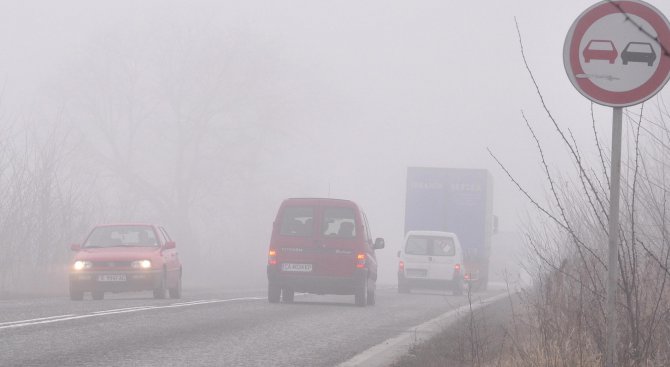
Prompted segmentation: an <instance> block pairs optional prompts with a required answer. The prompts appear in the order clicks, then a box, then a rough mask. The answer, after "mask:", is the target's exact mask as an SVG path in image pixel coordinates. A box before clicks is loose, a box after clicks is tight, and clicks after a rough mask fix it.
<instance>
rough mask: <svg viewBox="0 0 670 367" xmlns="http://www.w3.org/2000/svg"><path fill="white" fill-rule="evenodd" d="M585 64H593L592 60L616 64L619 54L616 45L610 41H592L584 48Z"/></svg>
mask: <svg viewBox="0 0 670 367" xmlns="http://www.w3.org/2000/svg"><path fill="white" fill-rule="evenodd" d="M583 55H584V62H587V63H589V62H591V60H607V61H609V63H610V64H614V60H616V58H617V56H619V53H618V52H617V50H616V47H614V43H613V42H612V41H608V40H590V41H589V43H588V44H587V45H586V48H584V52H583Z"/></svg>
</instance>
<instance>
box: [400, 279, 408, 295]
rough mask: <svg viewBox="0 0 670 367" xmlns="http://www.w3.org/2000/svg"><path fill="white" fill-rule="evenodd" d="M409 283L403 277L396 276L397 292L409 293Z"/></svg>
mask: <svg viewBox="0 0 670 367" xmlns="http://www.w3.org/2000/svg"><path fill="white" fill-rule="evenodd" d="M409 291H410V290H409V285H408V284H407V282H406V281H405V280H404V277H401V276H398V293H409Z"/></svg>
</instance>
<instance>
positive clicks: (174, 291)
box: [169, 271, 181, 299]
mask: <svg viewBox="0 0 670 367" xmlns="http://www.w3.org/2000/svg"><path fill="white" fill-rule="evenodd" d="M169 291H170V298H172V299H179V298H181V271H180V272H179V279H177V285H175V286H174V288H170V290H169Z"/></svg>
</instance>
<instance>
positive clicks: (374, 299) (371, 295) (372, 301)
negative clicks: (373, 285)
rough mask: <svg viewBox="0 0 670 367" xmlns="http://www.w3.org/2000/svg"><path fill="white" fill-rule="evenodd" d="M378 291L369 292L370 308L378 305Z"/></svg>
mask: <svg viewBox="0 0 670 367" xmlns="http://www.w3.org/2000/svg"><path fill="white" fill-rule="evenodd" d="M375 293H376V291H375V290H374V289H373V290H371V291H368V302H367V303H368V306H374V305H375V303H377V296H376V294H375Z"/></svg>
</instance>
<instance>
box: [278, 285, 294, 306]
mask: <svg viewBox="0 0 670 367" xmlns="http://www.w3.org/2000/svg"><path fill="white" fill-rule="evenodd" d="M281 298H282V301H284V303H293V299H294V298H295V291H294V290H293V289H292V288H282V290H281Z"/></svg>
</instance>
